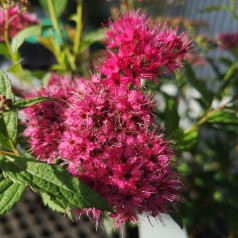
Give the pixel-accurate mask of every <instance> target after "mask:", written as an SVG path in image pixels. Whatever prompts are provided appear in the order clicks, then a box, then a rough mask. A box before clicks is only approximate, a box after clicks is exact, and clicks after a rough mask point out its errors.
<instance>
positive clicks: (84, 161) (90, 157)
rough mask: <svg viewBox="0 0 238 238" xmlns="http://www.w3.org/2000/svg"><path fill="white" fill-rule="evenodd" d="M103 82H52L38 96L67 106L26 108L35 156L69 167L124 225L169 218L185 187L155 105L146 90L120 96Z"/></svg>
mask: <svg viewBox="0 0 238 238" xmlns="http://www.w3.org/2000/svg"><path fill="white" fill-rule="evenodd" d="M98 81H99V82H98V83H94V82H92V81H86V80H85V81H84V80H77V81H76V82H75V83H71V81H69V80H68V77H66V78H63V77H59V76H57V75H53V76H52V78H51V80H50V82H49V85H48V87H47V88H43V89H41V91H40V92H39V93H38V94H37V96H51V97H55V98H57V99H61V100H63V101H64V102H62V103H59V102H52V101H50V102H44V103H41V104H39V105H35V106H33V107H30V108H27V109H25V114H26V116H27V119H28V121H26V122H25V124H26V125H27V129H26V130H25V132H24V135H25V136H26V137H29V138H30V145H31V148H32V151H33V153H34V154H35V155H36V156H38V158H39V159H40V160H43V161H47V162H49V163H53V162H54V161H56V160H59V159H60V160H63V161H64V162H63V164H67V168H68V171H69V172H70V173H71V174H72V175H74V176H77V177H79V178H80V179H81V180H83V181H85V182H86V183H87V184H88V185H89V186H91V187H92V188H94V189H95V190H96V191H98V192H99V193H100V194H101V195H102V196H103V198H104V199H105V200H106V201H107V202H108V203H109V204H110V205H111V206H112V207H113V208H114V209H115V211H116V213H115V214H111V216H112V217H114V218H115V220H116V221H117V224H120V223H121V222H125V221H128V220H133V221H135V220H136V219H137V214H138V213H142V212H146V213H147V214H150V215H153V216H156V215H158V214H159V213H160V212H166V210H167V206H168V204H169V203H170V202H173V201H176V200H177V199H178V197H179V196H178V187H179V181H178V179H177V177H176V176H175V174H174V173H173V172H172V170H171V169H170V168H169V166H168V165H169V162H170V160H171V157H172V156H173V151H172V150H171V149H170V148H169V146H168V142H167V141H165V140H164V139H163V138H162V135H161V134H160V135H157V133H156V127H155V126H153V116H152V107H153V104H152V103H151V101H150V100H148V99H147V98H146V96H145V95H144V94H143V93H142V92H141V91H138V90H129V89H125V88H121V90H120V93H117V94H116V93H113V92H112V91H111V90H110V87H108V86H105V85H103V84H102V83H101V82H100V80H98ZM150 127H154V129H153V130H151V128H150ZM79 212H81V211H79ZM86 212H88V210H86ZM93 214H94V217H100V214H101V212H100V211H98V210H93Z"/></svg>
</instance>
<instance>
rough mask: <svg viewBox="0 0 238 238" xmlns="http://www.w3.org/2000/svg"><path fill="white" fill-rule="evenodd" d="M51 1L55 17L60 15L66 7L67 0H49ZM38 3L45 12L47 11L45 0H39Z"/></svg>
mask: <svg viewBox="0 0 238 238" xmlns="http://www.w3.org/2000/svg"><path fill="white" fill-rule="evenodd" d="M51 1H52V4H53V6H54V11H55V15H56V17H60V16H61V14H62V13H63V12H64V10H65V9H66V6H67V2H68V1H67V0H51ZM39 3H40V5H41V6H42V8H43V9H44V10H45V11H46V12H49V10H48V4H47V0H39Z"/></svg>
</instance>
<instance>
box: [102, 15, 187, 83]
mask: <svg viewBox="0 0 238 238" xmlns="http://www.w3.org/2000/svg"><path fill="white" fill-rule="evenodd" d="M109 27H110V29H109V31H108V32H107V34H106V48H107V50H108V51H107V52H106V53H105V58H104V60H103V62H102V65H99V70H100V71H101V73H102V75H104V77H105V78H106V83H107V84H109V85H113V86H118V85H119V86H121V85H128V84H134V85H137V86H138V85H140V81H141V79H149V80H153V81H155V80H156V79H157V77H158V76H159V75H161V74H162V73H163V74H164V73H167V72H169V73H171V72H173V71H174V70H175V69H176V68H178V67H180V66H181V64H182V61H183V60H184V58H186V56H187V53H188V50H189V48H190V45H191V44H190V41H189V39H188V37H187V35H186V34H184V33H182V34H178V30H176V29H175V30H172V29H171V28H169V27H166V26H165V25H164V26H160V25H154V24H153V22H152V20H151V19H149V18H147V17H146V15H144V14H141V13H140V12H139V11H137V12H135V13H127V14H124V15H123V17H122V18H120V19H118V20H117V21H116V22H110V24H109Z"/></svg>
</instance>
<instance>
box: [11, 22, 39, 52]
mask: <svg viewBox="0 0 238 238" xmlns="http://www.w3.org/2000/svg"><path fill="white" fill-rule="evenodd" d="M42 29H43V27H42V26H40V25H38V26H29V27H27V28H24V29H23V30H21V31H20V32H18V33H17V34H16V35H15V36H14V37H13V39H12V43H11V46H12V50H13V52H14V53H15V54H17V52H18V50H19V48H20V46H21V45H22V44H23V43H24V41H25V39H27V38H29V37H32V36H39V35H41V33H42Z"/></svg>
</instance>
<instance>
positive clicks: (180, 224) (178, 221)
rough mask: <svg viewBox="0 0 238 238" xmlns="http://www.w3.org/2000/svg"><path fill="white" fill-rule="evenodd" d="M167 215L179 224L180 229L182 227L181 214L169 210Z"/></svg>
mask: <svg viewBox="0 0 238 238" xmlns="http://www.w3.org/2000/svg"><path fill="white" fill-rule="evenodd" d="M169 215H170V216H171V217H172V218H173V220H174V221H175V222H176V223H177V224H178V225H179V227H180V228H181V229H183V228H184V224H183V219H182V217H181V214H178V213H177V212H170V213H169Z"/></svg>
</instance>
